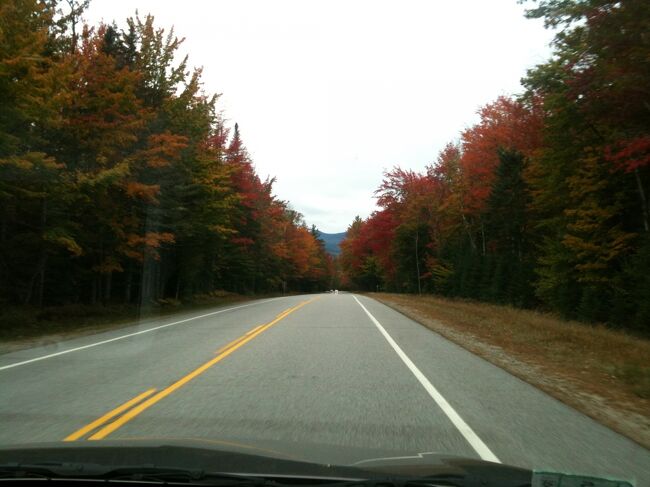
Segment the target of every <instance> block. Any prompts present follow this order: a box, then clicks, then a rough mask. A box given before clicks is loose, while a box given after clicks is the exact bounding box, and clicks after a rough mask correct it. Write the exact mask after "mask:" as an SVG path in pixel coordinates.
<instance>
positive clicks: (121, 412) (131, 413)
mask: <svg viewBox="0 0 650 487" xmlns="http://www.w3.org/2000/svg"><path fill="white" fill-rule="evenodd" d="M315 299H318V298H312V299H309V300H307V301H303V302H301V303H300V304H298V305H296V306H293V307H292V308H289V309H287V310H285V311H283V312H282V313H280V314H279V315H277V316H276V317H275V319H274V320H273V321H270V322H269V323H266V324H264V325H260V326H258V327H256V328H253V329H252V330H250V331H249V332H247V333H246V334H245V335H242V336H241V337H239V338H237V339H236V340H234V341H232V342H230V343H229V344H228V345H226V346H225V347H221V348H220V349H219V350H217V352H216V353H217V356H216V357H214V358H213V359H211V360H209V361H207V362H206V363H204V364H203V365H201V366H200V367H198V368H196V369H194V370H193V371H192V372H190V373H189V374H187V375H186V376H184V377H182V378H180V379H179V380H177V381H176V382H174V383H173V384H171V385H170V386H168V387H166V388H165V389H163V390H161V391H160V392H158V393H156V394H154V393H155V392H156V389H149V390H148V391H145V392H143V393H142V394H140V395H138V396H136V397H134V398H133V399H131V400H130V401H127V402H125V403H124V404H122V405H120V406H118V407H117V408H115V409H113V410H112V411H109V412H108V413H106V414H104V415H103V416H101V417H100V418H98V419H96V420H95V421H93V422H91V423H89V424H87V425H86V426H84V427H83V428H80V429H79V430H77V431H75V432H74V433H72V434H71V435H69V436H66V437H65V438H64V440H63V441H75V440H78V439H79V438H82V437H83V436H85V435H86V434H88V433H90V432H91V431H95V430H96V429H97V428H100V427H102V426H103V427H102V428H101V429H100V430H99V431H97V432H96V433H94V434H93V435H91V436H90V437H89V438H88V439H89V440H101V439H102V438H105V437H106V436H108V435H109V434H111V433H112V432H113V431H115V430H116V429H118V428H120V427H121V426H123V425H124V424H126V423H128V422H129V421H131V420H132V419H133V418H135V417H136V416H138V415H139V414H140V413H142V412H144V411H146V410H147V409H149V408H150V407H151V406H153V405H154V404H156V403H157V402H159V401H160V400H162V399H164V398H165V397H167V396H169V395H170V394H171V393H172V392H174V391H176V390H178V389H180V388H181V387H183V386H184V385H185V384H187V383H188V382H190V381H191V380H192V379H195V378H196V377H198V376H199V375H201V374H202V373H204V372H205V371H206V370H208V369H209V368H210V367H212V366H213V365H215V364H217V363H219V362H221V361H222V360H223V359H224V358H226V357H227V356H228V355H230V354H231V353H233V352H234V351H235V350H237V349H239V348H240V347H242V346H244V345H245V344H246V343H248V342H250V341H251V340H253V339H254V338H255V337H256V336H258V335H260V334H261V333H264V332H265V331H266V330H268V329H269V328H271V327H272V326H273V325H275V324H276V323H278V322H279V321H281V320H283V319H284V318H286V317H287V316H289V315H290V314H291V313H293V312H294V311H297V310H299V309H300V308H302V307H303V306H305V305H306V304H309V303H311V302H312V301H314V300H315ZM152 394H154V395H153V396H152ZM147 398H148V399H147ZM145 399H146V400H145ZM134 406H135V407H134ZM116 417H117V419H115V420H114V421H113V422H112V423H109V424H106V423H108V422H109V421H111V420H112V419H113V418H116ZM104 425H105V426H104Z"/></svg>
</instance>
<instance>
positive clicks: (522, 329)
mask: <svg viewBox="0 0 650 487" xmlns="http://www.w3.org/2000/svg"><path fill="white" fill-rule="evenodd" d="M369 296H371V297H373V298H375V299H377V300H379V301H381V302H383V303H385V304H387V305H389V306H392V307H393V308H395V309H397V310H398V311H400V312H402V313H404V314H405V315H407V316H409V317H411V318H413V319H415V320H416V321H418V322H420V323H422V324H423V325H425V326H427V327H428V328H431V329H432V330H434V331H436V332H438V333H440V334H441V335H443V336H445V337H447V338H449V339H451V340H452V341H454V342H456V343H458V344H459V345H461V346H463V347H465V348H467V349H468V350H471V351H472V352H474V353H476V354H477V355H480V356H482V357H484V358H485V359H487V360H488V361H490V362H492V363H494V364H496V365H499V366H500V367H502V368H504V369H506V370H508V371H509V372H511V373H513V374H514V375H516V376H518V377H520V378H522V379H524V380H526V381H527V382H529V383H531V384H533V385H535V386H537V387H539V388H540V389H542V390H544V391H546V392H548V393H549V394H551V395H553V396H555V397H556V398H558V399H560V400H561V401H563V402H565V403H567V404H569V405H571V406H573V407H574V408H576V409H578V410H580V411H582V412H584V413H585V414H587V415H589V416H591V417H592V418H594V419H596V420H598V421H600V422H601V423H603V424H606V425H607V426H609V427H611V428H613V429H615V430H617V431H619V432H620V433H622V434H625V435H626V436H628V437H629V438H631V439H633V440H635V441H637V442H638V443H640V444H642V445H644V446H645V447H646V448H650V341H649V340H644V339H641V338H639V337H634V336H631V335H628V334H626V333H624V332H621V331H617V330H611V329H608V328H606V327H604V326H589V325H585V324H582V323H578V322H573V321H565V320H561V319H559V318H558V317H556V316H553V315H550V314H545V313H539V312H535V311H529V310H521V309H515V308H511V307H508V306H497V305H491V304H485V303H477V302H471V301H465V300H454V299H445V298H438V297H433V296H422V297H419V296H411V295H401V294H385V293H372V294H369Z"/></svg>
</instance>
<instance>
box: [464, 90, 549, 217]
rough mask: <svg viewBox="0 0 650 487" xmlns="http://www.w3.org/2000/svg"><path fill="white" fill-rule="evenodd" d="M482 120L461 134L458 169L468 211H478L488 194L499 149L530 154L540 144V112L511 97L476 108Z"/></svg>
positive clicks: (483, 204) (483, 205)
mask: <svg viewBox="0 0 650 487" xmlns="http://www.w3.org/2000/svg"><path fill="white" fill-rule="evenodd" d="M479 114H480V116H481V121H480V122H479V123H478V124H476V125H474V126H473V127H471V128H469V129H467V130H465V131H464V132H463V134H462V136H461V137H462V156H461V159H460V169H461V171H462V174H463V178H464V180H465V187H466V190H467V194H466V197H465V207H466V209H467V210H468V211H470V212H474V211H480V210H482V209H483V208H484V207H485V202H486V201H487V198H488V196H489V195H490V188H491V186H492V182H493V180H494V171H495V169H496V167H497V165H498V164H499V149H505V150H508V151H513V150H514V151H517V152H520V153H522V154H523V155H524V156H530V155H531V154H532V153H533V152H534V151H535V150H536V149H538V148H539V147H540V146H541V137H542V123H543V119H542V116H541V111H540V110H539V109H537V108H533V110H529V109H528V108H526V107H525V106H524V105H523V104H522V103H520V102H517V101H515V100H513V99H511V98H506V97H499V98H498V99H497V100H496V101H495V102H494V103H490V104H488V105H486V106H484V107H483V108H481V109H480V110H479Z"/></svg>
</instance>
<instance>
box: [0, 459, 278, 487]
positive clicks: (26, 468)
mask: <svg viewBox="0 0 650 487" xmlns="http://www.w3.org/2000/svg"><path fill="white" fill-rule="evenodd" d="M17 478H43V479H87V480H131V481H143V482H156V481H158V482H181V483H190V484H201V483H205V484H209V485H216V486H223V487H230V486H237V487H248V486H251V487H268V486H273V485H277V483H276V482H273V481H267V480H266V479H265V478H264V477H255V476H250V475H239V474H231V473H214V472H206V471H204V470H200V469H194V470H193V469H183V468H176V467H158V466H155V465H142V466H123V467H106V466H104V465H97V464H88V463H38V464H17V463H16V464H11V463H10V464H4V465H0V480H3V479H17Z"/></svg>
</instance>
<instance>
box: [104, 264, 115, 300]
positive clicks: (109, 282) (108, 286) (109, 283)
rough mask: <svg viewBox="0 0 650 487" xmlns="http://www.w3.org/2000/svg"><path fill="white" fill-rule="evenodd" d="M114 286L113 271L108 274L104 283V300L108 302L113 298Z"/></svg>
mask: <svg viewBox="0 0 650 487" xmlns="http://www.w3.org/2000/svg"><path fill="white" fill-rule="evenodd" d="M112 287H113V272H112V271H111V272H109V273H108V274H106V282H105V285H104V302H105V303H108V302H109V301H110V300H111V291H112Z"/></svg>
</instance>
